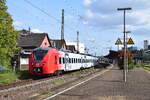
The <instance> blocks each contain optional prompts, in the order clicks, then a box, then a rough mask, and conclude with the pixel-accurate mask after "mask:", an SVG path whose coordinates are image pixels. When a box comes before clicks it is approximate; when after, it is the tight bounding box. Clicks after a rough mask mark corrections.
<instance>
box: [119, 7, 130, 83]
mask: <svg viewBox="0 0 150 100" xmlns="http://www.w3.org/2000/svg"><path fill="white" fill-rule="evenodd" d="M117 10H118V11H124V21H123V23H124V31H123V33H124V37H123V44H124V82H126V81H127V70H126V69H127V56H126V55H127V41H126V27H125V24H126V23H125V13H126V10H131V8H118V9H117Z"/></svg>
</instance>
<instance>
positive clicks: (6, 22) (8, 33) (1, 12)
mask: <svg viewBox="0 0 150 100" xmlns="http://www.w3.org/2000/svg"><path fill="white" fill-rule="evenodd" d="M12 23H13V20H12V18H11V16H10V14H9V13H8V12H7V6H6V0H0V65H3V66H9V65H10V60H11V57H13V56H14V52H15V50H16V49H17V47H16V45H17V38H18V32H17V31H16V30H15V29H14V27H13V25H12Z"/></svg>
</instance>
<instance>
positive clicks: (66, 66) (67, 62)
mask: <svg viewBox="0 0 150 100" xmlns="http://www.w3.org/2000/svg"><path fill="white" fill-rule="evenodd" d="M65 70H66V71H68V70H69V55H68V54H67V53H65Z"/></svg>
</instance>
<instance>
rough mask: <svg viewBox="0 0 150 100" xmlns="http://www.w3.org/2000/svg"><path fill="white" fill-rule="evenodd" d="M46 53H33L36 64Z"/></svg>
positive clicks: (41, 51) (40, 51) (43, 51)
mask: <svg viewBox="0 0 150 100" xmlns="http://www.w3.org/2000/svg"><path fill="white" fill-rule="evenodd" d="M47 52H48V50H37V51H34V52H33V53H34V58H35V61H36V62H40V61H41V60H42V59H43V57H44V56H45V55H46V53H47Z"/></svg>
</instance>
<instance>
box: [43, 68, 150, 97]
mask: <svg viewBox="0 0 150 100" xmlns="http://www.w3.org/2000/svg"><path fill="white" fill-rule="evenodd" d="M106 70H107V69H106ZM122 73H123V72H122V70H119V69H118V68H117V67H113V68H112V69H110V70H109V71H107V72H105V73H103V74H100V75H97V76H96V77H94V78H91V79H90V80H88V81H85V82H82V83H81V84H79V85H77V86H74V87H73V88H70V89H68V88H66V89H64V90H63V91H59V92H58V93H56V94H53V95H51V96H49V97H48V98H50V99H48V98H47V99H45V100H150V73H148V72H146V71H144V69H142V68H136V69H134V70H130V71H129V72H128V73H127V74H128V75H127V82H126V83H124V82H123V74H122Z"/></svg>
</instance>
